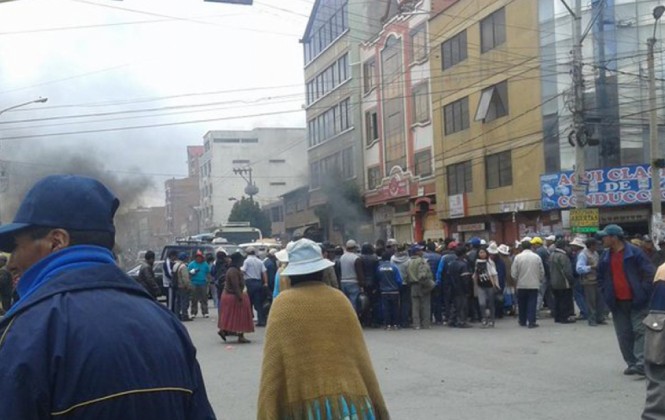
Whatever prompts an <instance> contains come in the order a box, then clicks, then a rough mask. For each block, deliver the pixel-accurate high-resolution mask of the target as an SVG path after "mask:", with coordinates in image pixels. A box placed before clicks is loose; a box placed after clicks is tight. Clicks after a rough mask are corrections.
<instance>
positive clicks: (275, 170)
mask: <svg viewBox="0 0 665 420" xmlns="http://www.w3.org/2000/svg"><path fill="white" fill-rule="evenodd" d="M203 141H204V144H203V148H204V153H203V156H202V157H201V160H200V166H201V168H200V182H199V189H200V192H201V203H200V209H201V221H202V222H201V223H202V227H203V228H205V229H210V228H213V227H216V226H219V225H221V224H222V223H226V222H227V221H228V218H229V214H230V213H231V209H232V208H233V204H234V202H235V201H236V200H239V199H240V198H241V197H242V196H243V195H253V198H254V200H256V201H257V202H258V203H259V204H260V205H267V204H269V203H272V202H275V201H278V200H279V199H280V196H281V195H282V194H284V193H286V192H287V191H289V190H292V189H293V188H295V187H298V186H302V185H306V184H307V164H306V162H307V156H306V153H307V152H306V148H305V144H306V130H305V129H304V128H256V129H254V130H250V131H221V130H213V131H209V132H207V133H206V134H205V136H204V137H203ZM234 170H235V172H234ZM239 170H240V171H239ZM240 172H242V174H241V173H240ZM250 174H251V181H252V183H253V184H254V185H255V186H256V188H257V189H258V192H256V191H251V189H247V186H248V181H249V177H250ZM243 177H244V178H243Z"/></svg>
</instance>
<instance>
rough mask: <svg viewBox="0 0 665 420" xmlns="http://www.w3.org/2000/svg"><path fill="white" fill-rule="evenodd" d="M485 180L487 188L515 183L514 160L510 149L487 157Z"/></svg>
mask: <svg viewBox="0 0 665 420" xmlns="http://www.w3.org/2000/svg"><path fill="white" fill-rule="evenodd" d="M485 182H486V185H487V189H493V188H499V187H506V186H508V185H512V184H513V162H512V156H511V153H510V150H508V151H507V152H501V153H496V154H493V155H489V156H487V157H486V158H485Z"/></svg>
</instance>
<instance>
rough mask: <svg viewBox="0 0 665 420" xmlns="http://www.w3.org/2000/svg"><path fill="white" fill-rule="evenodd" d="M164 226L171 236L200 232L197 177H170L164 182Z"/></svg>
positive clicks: (201, 225)
mask: <svg viewBox="0 0 665 420" xmlns="http://www.w3.org/2000/svg"><path fill="white" fill-rule="evenodd" d="M164 189H165V198H166V205H165V207H166V226H167V230H168V232H169V234H170V235H171V238H176V237H182V236H188V235H195V234H197V233H201V229H202V227H203V224H202V223H201V219H200V216H201V212H200V208H199V198H200V197H199V178H198V177H188V178H182V179H176V178H172V179H169V180H167V181H166V182H165V183H164Z"/></svg>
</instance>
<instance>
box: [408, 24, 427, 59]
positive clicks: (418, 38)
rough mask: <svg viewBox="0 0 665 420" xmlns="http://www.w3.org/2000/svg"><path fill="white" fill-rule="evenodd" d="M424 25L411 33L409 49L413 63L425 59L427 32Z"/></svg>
mask: <svg viewBox="0 0 665 420" xmlns="http://www.w3.org/2000/svg"><path fill="white" fill-rule="evenodd" d="M425 29H426V28H425V25H424V24H423V25H420V26H419V27H418V28H416V29H414V30H413V32H411V48H412V57H413V62H415V63H417V62H421V61H424V60H426V59H427V31H426V30H425Z"/></svg>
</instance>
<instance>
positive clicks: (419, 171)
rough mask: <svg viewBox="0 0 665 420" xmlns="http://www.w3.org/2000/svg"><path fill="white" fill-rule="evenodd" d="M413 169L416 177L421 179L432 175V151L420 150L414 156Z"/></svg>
mask: <svg viewBox="0 0 665 420" xmlns="http://www.w3.org/2000/svg"><path fill="white" fill-rule="evenodd" d="M414 160H415V168H414V172H415V174H414V175H416V176H420V177H422V178H425V177H428V176H431V175H432V150H431V149H427V150H422V151H420V152H417V153H416V154H415V156H414Z"/></svg>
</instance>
